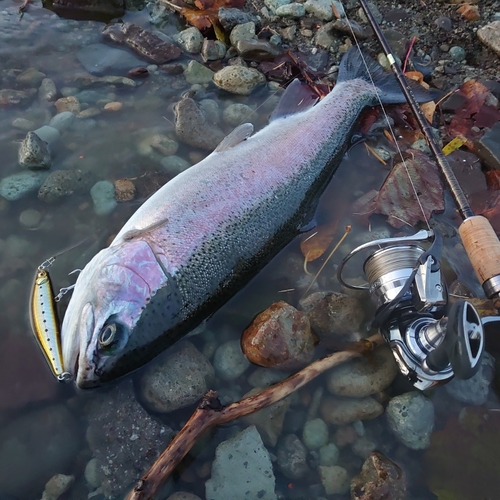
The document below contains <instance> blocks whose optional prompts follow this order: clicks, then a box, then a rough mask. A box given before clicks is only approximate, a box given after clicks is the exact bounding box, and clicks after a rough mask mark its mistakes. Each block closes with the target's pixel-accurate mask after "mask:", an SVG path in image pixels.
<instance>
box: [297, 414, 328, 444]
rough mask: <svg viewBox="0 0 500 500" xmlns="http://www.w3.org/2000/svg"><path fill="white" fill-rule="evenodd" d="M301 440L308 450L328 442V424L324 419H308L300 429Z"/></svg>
mask: <svg viewBox="0 0 500 500" xmlns="http://www.w3.org/2000/svg"><path fill="white" fill-rule="evenodd" d="M302 441H303V442H304V444H305V445H306V447H307V448H308V449H310V450H317V449H319V448H321V447H323V446H325V445H326V443H327V442H328V426H327V425H326V423H325V421H324V420H321V419H320V418H315V419H314V420H308V421H307V422H306V423H305V425H304V429H303V431H302Z"/></svg>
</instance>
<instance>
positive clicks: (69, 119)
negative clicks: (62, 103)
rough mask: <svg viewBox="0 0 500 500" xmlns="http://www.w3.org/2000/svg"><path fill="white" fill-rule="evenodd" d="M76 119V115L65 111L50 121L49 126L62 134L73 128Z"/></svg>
mask: <svg viewBox="0 0 500 500" xmlns="http://www.w3.org/2000/svg"><path fill="white" fill-rule="evenodd" d="M74 119H75V115H74V114H73V113H72V112H71V111H63V112H62V113H57V115H56V116H54V117H53V118H52V120H50V122H49V125H50V126H51V127H54V128H55V129H57V130H59V132H62V131H63V130H66V129H67V128H69V127H71V124H72V123H73V120H74Z"/></svg>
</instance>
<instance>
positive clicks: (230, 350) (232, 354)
mask: <svg viewBox="0 0 500 500" xmlns="http://www.w3.org/2000/svg"><path fill="white" fill-rule="evenodd" d="M213 363H214V368H215V373H217V376H218V377H220V378H221V379H223V380H234V379H237V378H238V377H239V376H241V375H243V373H245V371H246V369H247V368H248V367H249V366H250V362H249V361H248V360H247V359H246V358H245V356H244V355H243V352H242V351H241V345H240V341H239V340H229V341H228V342H225V343H224V344H222V345H220V346H219V347H218V348H217V350H216V351H215V354H214V360H213Z"/></svg>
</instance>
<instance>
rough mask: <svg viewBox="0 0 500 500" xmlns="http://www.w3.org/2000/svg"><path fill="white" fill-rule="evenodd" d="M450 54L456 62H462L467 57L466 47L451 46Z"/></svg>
mask: <svg viewBox="0 0 500 500" xmlns="http://www.w3.org/2000/svg"><path fill="white" fill-rule="evenodd" d="M448 54H449V56H450V57H451V58H452V59H453V60H454V61H456V62H461V61H463V60H464V59H465V49H463V48H462V47H459V46H458V45H455V46H453V47H451V48H450V50H449V51H448Z"/></svg>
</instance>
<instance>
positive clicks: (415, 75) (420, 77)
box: [405, 71, 424, 83]
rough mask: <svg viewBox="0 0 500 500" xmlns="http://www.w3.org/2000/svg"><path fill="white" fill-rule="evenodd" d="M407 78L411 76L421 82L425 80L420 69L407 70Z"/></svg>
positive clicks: (411, 78)
mask: <svg viewBox="0 0 500 500" xmlns="http://www.w3.org/2000/svg"><path fill="white" fill-rule="evenodd" d="M405 76H406V78H409V79H410V80H415V81H416V82H418V83H421V82H423V81H424V75H422V73H420V71H407V72H406V73H405Z"/></svg>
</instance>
